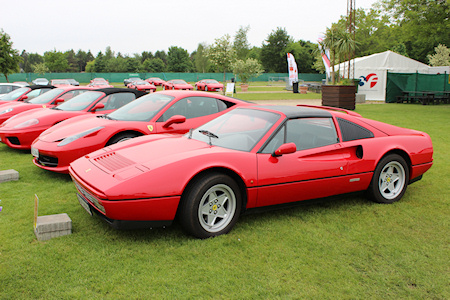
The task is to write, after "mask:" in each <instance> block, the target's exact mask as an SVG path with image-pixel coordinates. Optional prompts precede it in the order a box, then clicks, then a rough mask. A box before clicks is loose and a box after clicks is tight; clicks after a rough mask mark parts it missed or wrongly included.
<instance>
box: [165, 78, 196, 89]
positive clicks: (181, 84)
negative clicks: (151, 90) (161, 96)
mask: <svg viewBox="0 0 450 300" xmlns="http://www.w3.org/2000/svg"><path fill="white" fill-rule="evenodd" d="M162 87H163V90H193V89H194V87H193V86H192V85H190V84H189V83H187V82H186V81H184V80H182V79H173V80H169V81H166V82H164V83H163V84H162Z"/></svg>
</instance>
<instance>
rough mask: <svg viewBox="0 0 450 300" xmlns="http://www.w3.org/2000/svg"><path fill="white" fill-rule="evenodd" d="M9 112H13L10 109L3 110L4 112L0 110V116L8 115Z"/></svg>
mask: <svg viewBox="0 0 450 300" xmlns="http://www.w3.org/2000/svg"><path fill="white" fill-rule="evenodd" d="M10 111H13V109H12V108H8V109H5V110H2V111H0V115H3V114H6V113H9V112H10Z"/></svg>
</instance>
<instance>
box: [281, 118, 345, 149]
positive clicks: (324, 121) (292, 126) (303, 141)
mask: <svg viewBox="0 0 450 300" xmlns="http://www.w3.org/2000/svg"><path fill="white" fill-rule="evenodd" d="M290 142H293V143H295V145H297V150H305V149H311V148H318V147H323V146H327V145H331V144H335V143H337V142H338V138H337V134H336V128H335V127H334V123H333V120H332V119H331V118H301V119H292V120H289V121H288V122H287V124H286V143H290Z"/></svg>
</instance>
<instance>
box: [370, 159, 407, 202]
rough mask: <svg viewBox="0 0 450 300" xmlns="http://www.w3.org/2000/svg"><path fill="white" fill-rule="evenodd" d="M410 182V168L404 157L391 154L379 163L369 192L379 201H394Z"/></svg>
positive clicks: (401, 195)
mask: <svg viewBox="0 0 450 300" xmlns="http://www.w3.org/2000/svg"><path fill="white" fill-rule="evenodd" d="M408 182H409V168H408V165H407V164H406V161H405V159H404V158H403V157H401V156H400V155H398V154H390V155H388V156H386V157H384V158H383V159H381V161H380V162H379V163H378V165H377V167H376V169H375V172H374V174H373V178H372V181H371V183H370V186H369V189H368V192H369V196H370V198H371V199H372V200H373V201H375V202H378V203H388V204H390V203H394V202H396V201H398V200H400V199H401V198H402V197H403V195H404V194H405V192H406V188H407V186H408Z"/></svg>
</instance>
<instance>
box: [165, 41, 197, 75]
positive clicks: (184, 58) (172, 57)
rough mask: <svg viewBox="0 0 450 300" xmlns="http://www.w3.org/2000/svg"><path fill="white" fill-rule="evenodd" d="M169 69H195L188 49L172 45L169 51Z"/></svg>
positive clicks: (180, 70)
mask: <svg viewBox="0 0 450 300" xmlns="http://www.w3.org/2000/svg"><path fill="white" fill-rule="evenodd" d="M167 69H168V70H169V72H191V71H192V70H193V69H194V66H193V64H192V61H191V59H190V57H189V53H188V52H187V50H185V49H183V48H181V47H176V46H172V47H170V48H169V52H168V53H167Z"/></svg>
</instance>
